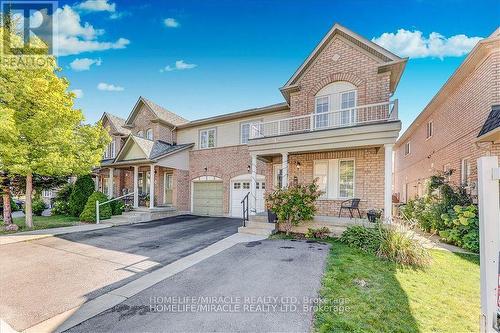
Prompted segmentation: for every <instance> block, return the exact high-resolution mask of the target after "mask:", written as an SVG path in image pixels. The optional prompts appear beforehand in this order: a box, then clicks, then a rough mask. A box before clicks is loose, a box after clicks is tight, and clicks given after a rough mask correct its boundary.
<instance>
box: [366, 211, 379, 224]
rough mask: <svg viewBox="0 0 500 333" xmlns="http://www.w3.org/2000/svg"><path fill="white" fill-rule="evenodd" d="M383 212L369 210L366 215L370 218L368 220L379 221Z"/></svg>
mask: <svg viewBox="0 0 500 333" xmlns="http://www.w3.org/2000/svg"><path fill="white" fill-rule="evenodd" d="M381 215H382V214H381V213H380V212H377V211H376V210H373V209H371V210H369V211H368V212H367V213H366V217H367V218H368V221H370V222H372V223H375V222H377V219H379V218H380V216H381Z"/></svg>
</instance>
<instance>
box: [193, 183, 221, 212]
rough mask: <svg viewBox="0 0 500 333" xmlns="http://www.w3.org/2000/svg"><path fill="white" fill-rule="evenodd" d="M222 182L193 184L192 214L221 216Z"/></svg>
mask: <svg viewBox="0 0 500 333" xmlns="http://www.w3.org/2000/svg"><path fill="white" fill-rule="evenodd" d="M222 198H223V187H222V182H195V183H193V213H194V214H199V215H222Z"/></svg>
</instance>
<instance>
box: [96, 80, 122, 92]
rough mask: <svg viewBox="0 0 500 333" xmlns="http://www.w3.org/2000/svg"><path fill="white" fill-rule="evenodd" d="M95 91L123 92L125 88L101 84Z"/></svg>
mask: <svg viewBox="0 0 500 333" xmlns="http://www.w3.org/2000/svg"><path fill="white" fill-rule="evenodd" d="M97 89H99V90H102V91H123V90H125V88H123V87H120V86H115V85H114V84H109V83H104V82H101V83H99V84H98V85H97Z"/></svg>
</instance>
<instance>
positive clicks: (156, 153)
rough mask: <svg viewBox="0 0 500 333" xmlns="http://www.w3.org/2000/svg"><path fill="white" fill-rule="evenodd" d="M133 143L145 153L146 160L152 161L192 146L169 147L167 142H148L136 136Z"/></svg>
mask: <svg viewBox="0 0 500 333" xmlns="http://www.w3.org/2000/svg"><path fill="white" fill-rule="evenodd" d="M134 139H135V142H137V144H138V145H139V146H140V147H141V149H142V150H143V151H144V152H145V153H146V156H147V158H148V159H150V160H153V159H155V158H157V157H160V156H162V155H165V154H169V153H173V152H174V151H177V150H180V149H183V148H186V147H188V146H191V145H192V144H190V143H188V144H182V145H171V144H169V143H168V142H165V141H162V140H156V141H152V140H148V139H144V138H141V137H138V136H134Z"/></svg>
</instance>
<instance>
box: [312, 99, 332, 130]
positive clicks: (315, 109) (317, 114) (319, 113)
mask: <svg viewBox="0 0 500 333" xmlns="http://www.w3.org/2000/svg"><path fill="white" fill-rule="evenodd" d="M330 96H331V95H321V96H316V97H315V98H314V114H315V115H316V117H315V118H314V119H315V121H314V127H315V128H323V127H328V125H329V124H328V122H329V121H328V113H329V112H330V111H331V110H332V101H331V98H330ZM320 98H327V99H328V105H327V108H326V111H325V112H318V100H319V99H320ZM325 113H326V114H325ZM322 114H324V117H325V119H326V124H324V125H321V126H320V125H318V124H319V123H320V121H319V119H320V117H319V115H322Z"/></svg>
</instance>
